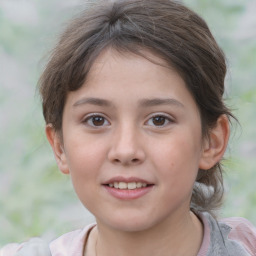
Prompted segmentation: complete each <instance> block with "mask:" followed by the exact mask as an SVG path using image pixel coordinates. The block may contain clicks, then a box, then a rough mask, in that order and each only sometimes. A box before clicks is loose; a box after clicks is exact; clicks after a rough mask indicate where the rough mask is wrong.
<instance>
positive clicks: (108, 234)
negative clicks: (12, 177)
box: [46, 49, 229, 256]
mask: <svg viewBox="0 0 256 256" xmlns="http://www.w3.org/2000/svg"><path fill="white" fill-rule="evenodd" d="M146 54H147V55H148V57H150V58H152V59H153V60H154V61H156V62H158V63H162V64H165V63H163V61H162V60H161V59H159V58H158V57H156V56H154V55H153V54H151V53H149V52H146ZM92 99H93V100H92ZM95 99H97V100H95ZM156 99H157V100H156ZM92 115H93V116H94V117H92ZM46 134H47V137H48V140H49V142H50V144H51V145H52V148H53V150H54V153H55V157H56V160H57V163H58V166H59V169H60V170H61V171H62V172H63V173H65V174H70V175H71V179H72V182H73V185H74V189H75V191H76V193H77V195H78V197H79V198H80V200H81V202H82V203H83V204H84V206H85V207H86V208H87V209H88V210H89V211H91V212H92V213H93V215H94V216H95V218H96V221H97V227H96V228H94V229H93V231H92V232H91V235H90V237H89V242H88V246H87V248H86V254H87V255H94V253H95V250H97V255H98V256H99V255H104V256H108V255H111V256H113V255H119V256H120V255H121V256H126V255H136V256H142V255H152V256H153V255H154V256H157V255H161V256H165V255H166V256H167V255H168V256H170V255H184V256H185V255H189V256H191V255H197V252H198V250H199V249H200V245H201V241H202V236H203V228H202V224H201V222H200V220H199V219H198V218H197V217H196V216H195V215H194V214H193V213H191V212H190V207H189V206H190V199H191V193H192V189H193V184H194V182H195V179H196V176H197V172H198V169H199V168H200V169H205V170H207V169H209V168H211V167H212V166H213V165H214V164H215V163H217V162H218V161H219V160H220V159H221V157H222V156H223V154H224V151H225V148H226V144H227V141H228V136H229V126H228V120H227V118H226V117H225V116H221V117H220V118H219V120H218V122H217V124H216V127H215V128H214V129H212V130H211V132H210V134H209V138H208V139H207V140H206V139H203V138H202V134H201V120H200V114H199V110H198V108H197V106H196V103H195V102H194V100H193V98H192V96H191V95H190V93H189V91H188V90H187V88H186V86H185V83H184V81H183V80H182V78H181V77H180V76H179V75H178V73H177V72H175V71H174V70H172V69H171V68H165V67H163V66H160V65H156V64H154V63H152V62H150V61H148V60H147V59H145V58H142V57H139V56H136V55H133V54H128V53H127V54H126V53H123V54H120V53H117V52H115V51H114V50H112V49H108V50H107V51H105V52H103V53H102V54H101V55H100V56H99V57H98V59H97V60H96V61H95V63H94V64H93V66H92V69H91V70H90V72H89V75H88V78H87V80H86V83H85V84H84V85H83V86H82V87H81V88H80V89H79V90H77V91H74V92H69V93H68V96H67V100H66V103H65V107H64V113H63V127H62V138H60V135H59V133H58V132H56V131H55V130H54V129H53V128H52V126H51V125H50V124H49V125H47V127H46ZM116 177H119V178H118V179H122V178H124V179H127V178H128V179H143V180H145V181H146V182H147V183H148V184H151V187H150V189H149V191H148V192H147V193H145V194H144V195H143V196H140V197H139V198H136V199H127V200H126V199H120V198H116V197H115V196H113V195H112V194H111V193H109V191H108V190H107V189H106V186H105V184H106V183H107V181H109V180H110V179H112V178H116ZM120 177H121V178H120ZM149 241H150V242H149ZM113 244H115V246H113ZM95 248H96V249H95Z"/></svg>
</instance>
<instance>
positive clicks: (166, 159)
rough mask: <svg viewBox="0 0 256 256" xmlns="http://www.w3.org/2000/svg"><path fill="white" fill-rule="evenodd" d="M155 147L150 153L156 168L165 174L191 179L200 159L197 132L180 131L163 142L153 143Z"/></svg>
mask: <svg viewBox="0 0 256 256" xmlns="http://www.w3.org/2000/svg"><path fill="white" fill-rule="evenodd" d="M154 148H157V150H155V151H154V152H152V153H151V155H152V156H154V163H155V165H158V169H160V170H163V175H165V176H168V175H169V176H173V177H174V176H175V177H176V176H177V177H180V178H182V179H185V180H186V179H189V178H190V179H191V176H192V177H194V176H196V174H197V171H198V167H199V159H200V148H201V144H200V139H199V136H197V134H194V136H193V134H190V133H189V134H187V133H186V132H182V131H180V132H179V133H176V134H175V135H174V136H170V138H168V139H166V140H165V141H164V142H163V141H162V142H160V143H155V144H154Z"/></svg>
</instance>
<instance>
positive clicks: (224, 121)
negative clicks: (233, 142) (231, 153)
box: [199, 115, 230, 170]
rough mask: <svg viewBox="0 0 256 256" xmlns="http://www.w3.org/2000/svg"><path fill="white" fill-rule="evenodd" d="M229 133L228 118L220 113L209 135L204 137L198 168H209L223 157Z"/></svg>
mask: <svg viewBox="0 0 256 256" xmlns="http://www.w3.org/2000/svg"><path fill="white" fill-rule="evenodd" d="M229 134H230V128H229V120H228V118H227V116H226V115H221V116H220V117H219V118H218V120H217V124H216V126H215V127H213V128H212V129H211V130H210V134H209V137H208V138H206V139H205V143H204V145H203V151H202V157H201V159H200V163H199V168H200V169H202V170H209V169H210V168H212V167H213V166H214V165H215V164H217V163H218V162H219V161H220V160H221V159H222V157H223V155H224V153H225V151H226V148H227V144H228V139H229Z"/></svg>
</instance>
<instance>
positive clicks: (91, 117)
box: [83, 114, 110, 128]
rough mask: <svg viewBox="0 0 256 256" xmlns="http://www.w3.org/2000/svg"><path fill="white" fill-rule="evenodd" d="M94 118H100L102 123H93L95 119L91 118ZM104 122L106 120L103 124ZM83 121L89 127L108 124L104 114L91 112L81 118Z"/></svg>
mask: <svg viewBox="0 0 256 256" xmlns="http://www.w3.org/2000/svg"><path fill="white" fill-rule="evenodd" d="M94 118H101V119H102V120H103V125H95V124H93V121H95V120H93V119H94ZM90 122H91V123H90ZM106 122H107V124H105V123H106ZM83 123H85V124H86V125H88V126H90V127H94V128H97V127H104V126H108V125H110V122H109V121H108V120H107V119H106V118H105V117H104V116H102V115H101V114H91V115H89V116H87V117H86V118H85V119H84V120H83Z"/></svg>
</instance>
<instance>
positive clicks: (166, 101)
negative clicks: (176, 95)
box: [140, 98, 185, 108]
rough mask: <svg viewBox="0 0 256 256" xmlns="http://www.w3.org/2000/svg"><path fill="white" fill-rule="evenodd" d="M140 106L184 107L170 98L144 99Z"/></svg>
mask: <svg viewBox="0 0 256 256" xmlns="http://www.w3.org/2000/svg"><path fill="white" fill-rule="evenodd" d="M140 105H141V106H142V107H153V106H159V105H174V106H177V107H182V108H184V107H185V106H184V105H183V104H182V103H181V102H180V101H178V100H176V99H172V98H153V99H144V100H141V101H140Z"/></svg>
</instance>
